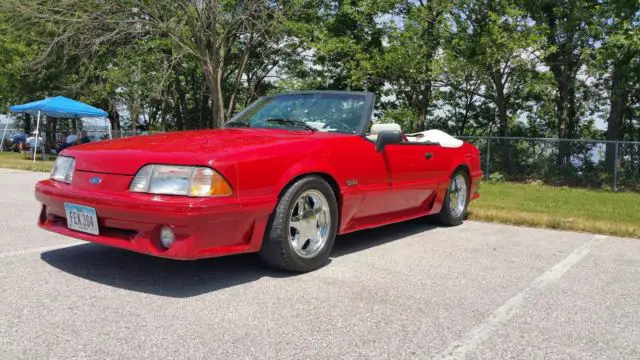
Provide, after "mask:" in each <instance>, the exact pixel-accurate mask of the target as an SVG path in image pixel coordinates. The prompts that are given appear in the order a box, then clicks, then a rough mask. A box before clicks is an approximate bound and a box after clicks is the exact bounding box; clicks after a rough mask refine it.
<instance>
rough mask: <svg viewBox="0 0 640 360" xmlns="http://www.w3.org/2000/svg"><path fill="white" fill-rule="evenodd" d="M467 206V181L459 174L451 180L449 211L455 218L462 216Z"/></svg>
mask: <svg viewBox="0 0 640 360" xmlns="http://www.w3.org/2000/svg"><path fill="white" fill-rule="evenodd" d="M466 205H467V179H465V177H464V175H462V174H458V175H456V176H455V177H454V178H453V179H451V184H450V185H449V210H450V211H451V215H452V216H453V217H458V216H460V215H462V212H463V211H464V208H465V206H466Z"/></svg>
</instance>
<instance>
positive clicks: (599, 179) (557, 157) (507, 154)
mask: <svg viewBox="0 0 640 360" xmlns="http://www.w3.org/2000/svg"><path fill="white" fill-rule="evenodd" d="M18 132H21V131H20V130H15V129H9V131H8V132H7V137H6V139H5V141H4V142H3V149H4V150H7V149H8V147H9V145H10V144H11V138H10V135H12V134H15V133H18ZM154 133H159V132H157V131H136V132H133V131H113V132H111V135H109V133H108V132H107V131H105V130H93V129H87V130H85V133H84V134H83V136H85V135H86V138H85V139H84V140H81V141H82V142H87V141H100V140H106V139H109V137H110V136H111V137H112V138H114V139H117V138H123V137H130V136H144V135H151V134H154ZM1 135H2V134H0V136H1ZM52 135H53V134H52ZM40 136H42V137H43V139H50V140H51V139H55V140H53V141H51V144H50V145H49V148H50V149H55V146H56V143H59V142H60V141H64V137H63V136H62V135H61V134H55V136H47V134H46V133H44V132H42V133H41V135H40ZM459 138H460V139H463V140H466V141H468V142H470V143H473V144H474V145H476V146H477V147H478V149H480V153H481V157H482V170H483V171H484V173H485V176H486V179H487V180H495V181H519V182H532V181H541V182H544V183H547V184H552V185H566V186H573V187H588V188H600V189H606V190H613V191H618V190H624V191H640V141H604V140H585V139H549V138H524V137H476V136H460V137H459Z"/></svg>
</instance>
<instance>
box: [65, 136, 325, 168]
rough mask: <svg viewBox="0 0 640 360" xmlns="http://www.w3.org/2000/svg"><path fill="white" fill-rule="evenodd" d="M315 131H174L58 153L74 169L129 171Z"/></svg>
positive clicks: (195, 161)
mask: <svg viewBox="0 0 640 360" xmlns="http://www.w3.org/2000/svg"><path fill="white" fill-rule="evenodd" d="M324 134H326V133H324ZM317 135H320V136H323V135H322V133H319V132H310V131H298V130H295V131H289V130H274V129H215V130H197V131H178V132H170V133H163V134H157V135H148V136H135V137H130V138H124V139H117V140H106V141H100V142H94V143H89V144H85V145H78V146H74V147H71V148H68V149H67V150H65V151H64V152H63V153H62V155H65V156H72V157H74V158H75V159H76V165H75V166H76V167H75V168H76V170H80V171H92V172H99V173H110V174H123V175H133V174H135V173H136V172H137V171H138V170H139V169H140V168H141V167H142V166H143V165H145V164H175V165H207V164H208V163H209V161H211V160H212V159H214V158H216V159H217V158H220V157H223V156H231V155H233V154H234V153H238V152H240V151H242V152H245V151H251V150H256V151H257V150H260V149H262V148H264V147H270V146H274V145H277V144H280V143H291V142H300V141H308V140H310V139H313V138H314V137H315V136H317Z"/></svg>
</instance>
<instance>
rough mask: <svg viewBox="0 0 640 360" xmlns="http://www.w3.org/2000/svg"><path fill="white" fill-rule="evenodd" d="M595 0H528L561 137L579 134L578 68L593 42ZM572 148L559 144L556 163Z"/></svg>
mask: <svg viewBox="0 0 640 360" xmlns="http://www.w3.org/2000/svg"><path fill="white" fill-rule="evenodd" d="M599 6H600V5H599V4H598V3H597V2H593V1H587V0H527V1H523V3H522V7H523V8H524V9H526V10H527V11H528V14H529V16H530V17H531V18H532V19H533V21H535V23H536V25H537V26H538V28H539V29H540V31H541V33H542V34H543V36H544V37H545V40H546V44H545V47H546V48H545V49H544V54H543V58H544V61H545V63H546V65H547V66H548V67H549V69H550V70H551V73H552V74H553V78H554V80H555V82H556V99H555V103H556V116H555V121H556V130H557V135H558V137H559V138H561V139H572V138H575V137H577V135H578V125H579V121H580V119H579V117H578V104H577V87H578V79H577V76H578V72H579V71H580V70H581V68H582V66H583V65H584V62H585V57H586V55H587V54H588V52H589V50H590V49H591V48H593V46H594V39H593V37H592V34H593V31H594V28H595V27H597V22H596V20H597V16H596V14H597V11H596V10H597V9H598V7H599ZM570 156H571V151H570V149H569V148H568V147H561V148H560V149H559V152H558V160H557V161H558V164H564V165H568V164H569V163H570Z"/></svg>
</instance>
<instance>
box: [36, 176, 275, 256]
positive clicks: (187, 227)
mask: <svg viewBox="0 0 640 360" xmlns="http://www.w3.org/2000/svg"><path fill="white" fill-rule="evenodd" d="M75 181H76V180H75V179H74V182H75ZM35 196H36V199H38V201H40V202H41V203H42V209H41V213H40V216H39V218H38V225H39V226H40V227H41V228H43V229H46V230H49V231H53V232H56V233H59V234H62V235H66V236H70V237H74V238H77V239H81V240H86V241H90V242H95V243H99V244H104V245H108V246H113V247H118V248H123V249H127V250H131V251H136V252H140V253H144V254H149V255H154V256H160V257H166V258H173V259H182V260H191V259H199V258H207V257H215V256H222V255H230V254H237V253H244V252H253V251H258V250H259V248H260V245H261V241H262V234H263V233H264V227H265V226H266V221H267V219H268V216H269V212H270V210H268V206H267V205H266V204H265V206H262V207H259V206H252V207H251V208H245V207H243V206H242V204H241V203H240V202H239V200H238V198H237V197H235V196H231V197H224V198H187V197H178V196H160V195H152V194H134V193H129V192H127V191H124V192H100V191H91V190H88V189H78V188H74V187H72V186H71V185H68V184H63V183H59V182H56V181H52V180H43V181H40V182H38V183H37V184H36V189H35ZM65 203H72V204H77V205H84V206H89V207H93V208H95V210H96V213H97V217H98V224H99V227H100V234H99V235H92V234H87V233H83V232H79V231H75V230H71V229H69V228H67V221H66V215H65V211H64V204H65ZM162 226H170V227H171V228H172V229H173V231H174V233H175V235H176V240H175V242H174V244H173V245H172V246H171V247H170V248H169V249H164V248H163V247H162V246H161V245H160V241H159V232H160V228H161V227H162Z"/></svg>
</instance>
